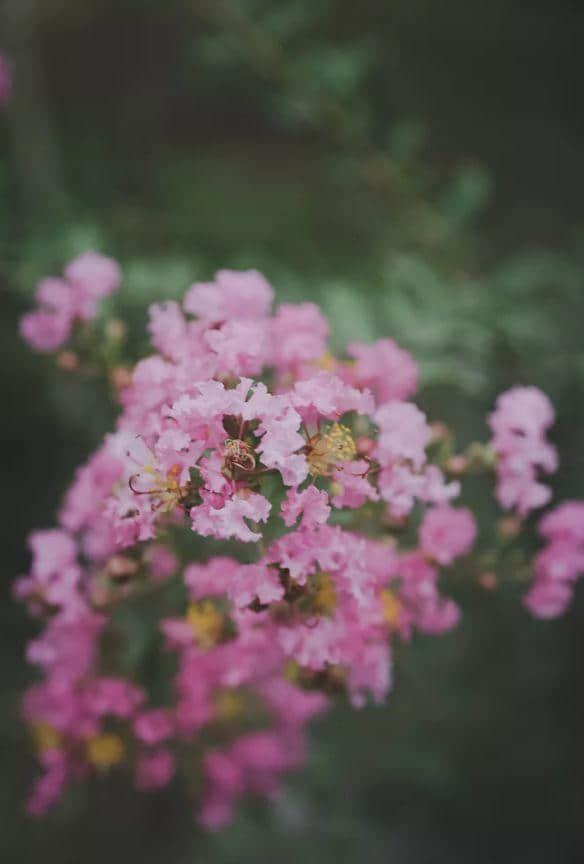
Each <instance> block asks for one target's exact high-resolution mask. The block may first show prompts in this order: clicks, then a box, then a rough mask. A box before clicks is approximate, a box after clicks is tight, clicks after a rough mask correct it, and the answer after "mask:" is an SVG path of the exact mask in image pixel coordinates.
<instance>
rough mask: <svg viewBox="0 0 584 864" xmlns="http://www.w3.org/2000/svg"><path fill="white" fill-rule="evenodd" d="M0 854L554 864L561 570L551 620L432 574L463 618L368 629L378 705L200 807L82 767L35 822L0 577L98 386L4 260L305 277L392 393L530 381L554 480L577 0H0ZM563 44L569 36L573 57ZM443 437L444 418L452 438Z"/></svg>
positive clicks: (581, 790)
mask: <svg viewBox="0 0 584 864" xmlns="http://www.w3.org/2000/svg"><path fill="white" fill-rule="evenodd" d="M0 15H1V18H0V53H2V54H4V55H6V56H8V57H10V58H12V61H13V73H14V92H13V96H12V99H11V101H10V103H9V104H7V105H5V106H2V107H0V290H1V291H2V311H1V314H0V356H1V368H2V375H1V389H2V392H1V402H0V404H1V406H2V423H1V426H0V435H1V437H2V446H1V447H0V453H1V456H2V460H3V462H2V474H1V479H2V505H3V507H2V516H3V518H2V529H3V542H2V556H3V561H4V567H3V580H2V589H3V592H4V593H3V598H2V605H1V607H0V609H1V630H0V633H1V636H0V638H1V640H2V651H1V654H0V663H1V664H2V674H1V678H0V682H1V683H0V687H1V688H2V703H1V704H2V711H1V714H0V742H1V748H2V762H1V765H2V771H1V780H0V860H1V861H2V862H6V864H13V862H14V864H16V862H32V861H39V862H40V861H42V862H46V864H51V862H59V864H78V862H83V864H93V862H100V864H101V862H103V861H104V860H107V861H108V862H111V864H117V862H122V861H124V862H141V864H153V862H164V864H187V862H193V864H196V862H201V864H203V862H205V864H206V862H217V864H223V862H225V864H226V862H237V864H242V862H252V861H253V862H272V861H279V862H282V864H287V862H290V864H291V862H297V861H303V862H306V864H313V862H314V864H320V862H324V864H326V862H345V861H347V862H353V861H365V862H385V861H390V862H395V864H425V862H428V864H441V862H449V864H454V862H464V864H479V862H480V864H482V862H507V861H509V862H524V861H525V862H527V861H529V862H530V864H539V862H546V864H547V862H554V864H555V862H559V864H563V862H572V861H573V862H578V861H582V860H584V836H583V834H584V829H583V827H582V825H583V817H582V813H583V812H584V809H583V808H584V735H583V733H582V717H583V712H584V696H583V692H584V688H583V686H582V676H581V669H582V665H581V664H582V660H583V659H584V657H583V655H584V626H583V624H584V592H583V590H582V588H580V589H578V590H577V592H576V602H575V604H574V606H573V607H572V609H571V610H570V611H569V613H568V614H567V615H566V616H565V617H564V618H560V619H558V620H555V621H551V622H546V621H538V620H534V619H532V618H531V617H530V616H528V614H527V613H526V612H525V610H524V609H523V607H522V606H521V603H520V596H519V591H515V590H514V589H511V590H507V591H505V592H487V591H485V590H482V589H481V588H480V587H478V586H477V585H473V584H470V583H469V584H468V585H465V586H463V587H461V588H460V589H458V594H457V599H458V600H459V602H460V604H461V606H462V609H463V613H464V614H463V620H462V622H461V624H460V625H459V626H458V628H456V630H455V631H453V632H452V633H450V634H448V635H446V636H443V637H441V638H439V639H437V638H434V639H430V638H429V637H421V636H418V637H417V638H416V639H415V640H414V643H413V644H412V645H410V646H408V647H406V648H404V649H402V650H398V651H397V652H396V657H395V681H396V687H395V693H394V694H393V695H391V696H390V697H389V699H388V701H387V704H386V706H385V707H382V708H374V707H371V708H366V709H364V710H362V711H354V710H350V709H348V708H344V709H343V708H341V709H339V710H336V711H333V712H332V713H331V714H330V715H328V716H327V717H326V719H325V720H323V721H321V722H319V723H316V724H315V726H314V729H313V733H314V734H313V738H312V740H313V745H312V758H311V759H310V761H309V762H308V764H307V766H306V767H305V768H304V769H303V770H302V771H301V772H299V773H297V774H295V775H294V776H292V777H291V778H290V781H289V783H288V786H287V793H286V796H285V798H284V799H283V800H282V801H280V802H278V803H277V804H276V805H272V806H269V805H264V806H261V807H257V808H256V807H249V806H248V807H247V808H244V809H243V811H242V813H241V815H240V816H239V818H238V819H237V821H236V822H235V824H234V825H233V826H231V827H230V828H228V829H226V830H225V831H223V832H221V833H219V834H217V835H207V834H205V833H204V832H202V831H200V829H198V828H197V827H196V824H195V822H194V818H193V815H192V808H191V805H190V803H189V801H188V799H187V797H186V796H185V795H184V794H183V790H182V789H181V788H179V787H178V785H174V786H172V787H171V788H169V789H166V790H164V791H163V792H160V793H157V794H153V795H141V794H139V793H136V792H135V791H134V790H133V789H131V788H130V787H129V785H128V786H126V785H125V784H123V783H122V782H121V781H120V782H117V781H116V780H115V779H114V780H107V779H106V780H104V781H103V782H101V781H99V782H97V781H96V782H94V783H93V785H90V786H89V788H86V789H81V790H80V791H79V792H78V794H77V795H76V796H73V797H71V796H70V797H69V798H67V800H66V802H65V803H64V804H63V805H60V806H59V807H58V808H57V809H56V811H55V812H54V813H53V814H52V815H50V816H49V817H48V818H47V819H46V820H45V821H41V822H35V821H31V820H29V819H27V818H26V817H25V816H24V815H23V813H22V812H21V808H22V801H23V798H24V796H25V793H26V789H27V787H28V785H29V783H30V781H31V778H32V773H33V760H32V755H31V748H30V742H29V741H28V739H27V734H26V732H25V729H24V726H22V725H21V724H20V723H19V721H18V700H19V691H20V690H21V689H22V688H23V686H25V684H26V683H27V681H28V680H29V677H28V676H29V672H28V671H27V670H26V669H25V666H24V662H23V659H22V654H23V649H24V643H25V641H26V639H27V637H28V636H30V635H31V633H32V629H31V625H30V623H29V622H28V621H26V620H25V616H24V612H23V610H22V609H21V608H19V607H17V606H16V605H15V604H13V603H12V601H11V599H10V582H11V580H12V578H13V576H14V575H16V574H17V573H19V572H21V571H23V570H24V569H25V568H26V566H27V564H28V560H27V553H26V548H25V538H26V534H27V532H28V531H29V530H30V529H31V528H34V527H47V526H49V525H50V524H51V523H52V521H53V510H54V507H55V505H56V503H57V502H58V500H59V496H60V495H61V494H62V492H63V490H64V489H65V487H66V486H67V484H68V482H69V480H70V477H71V474H72V471H73V470H74V468H75V466H76V465H77V464H78V463H79V462H80V461H82V460H83V458H84V457H85V455H86V453H87V452H88V450H89V448H90V447H92V446H94V445H95V444H96V443H97V442H98V440H99V438H100V437H101V435H102V434H103V433H104V431H105V430H106V429H107V428H108V426H109V425H110V424H111V414H110V410H111V409H110V408H109V406H108V402H107V400H106V398H105V393H103V392H102V391H101V390H100V389H99V388H98V387H96V388H95V389H93V388H90V387H89V385H88V384H87V382H85V383H82V382H80V381H78V380H76V379H75V378H73V377H66V376H64V375H63V374H62V373H58V372H57V371H56V370H55V369H54V368H53V367H52V365H51V361H50V360H47V359H46V358H42V357H40V356H33V355H32V354H31V353H29V351H28V350H27V349H26V348H25V347H24V345H23V344H22V343H21V342H20V340H19V337H18V334H17V324H16V321H17V318H18V315H19V314H21V312H22V311H24V310H25V309H26V308H27V306H28V305H30V303H31V299H32V293H33V290H34V286H35V282H36V281H37V280H38V278H39V277H41V276H43V275H45V274H49V273H52V274H57V273H59V272H60V270H61V267H62V265H63V264H64V262H65V261H67V260H68V259H70V258H71V257H72V256H73V255H74V254H75V253H77V252H80V251H82V250H84V249H87V248H95V249H99V250H100V251H103V252H105V253H106V254H110V255H112V256H114V257H116V258H118V260H119V261H120V263H121V265H122V268H123V271H124V283H123V288H122V291H121V292H120V295H119V296H118V297H117V299H116V301H115V302H116V304H117V307H116V308H117V310H118V311H119V312H120V313H122V314H123V315H125V316H126V317H128V318H129V319H130V321H131V322H132V326H133V332H134V333H135V334H136V343H137V344H136V347H137V349H139V350H141V351H142V350H144V348H145V345H143V344H142V342H141V341H139V340H142V339H143V338H144V337H143V335H142V334H143V332H144V324H145V318H146V315H145V309H146V305H147V303H149V302H151V301H153V300H162V299H167V298H174V297H178V296H179V295H180V294H182V293H183V292H184V290H185V289H186V288H187V287H188V285H189V284H190V283H191V282H192V281H194V280H195V279H198V278H200V279H207V278H209V277H210V276H211V275H212V273H213V272H214V270H215V269H216V268H218V267H220V266H225V267H233V268H239V267H256V268H257V269H259V270H261V271H262V272H264V273H265V275H266V276H267V278H268V279H269V280H270V281H271V282H272V284H273V285H274V287H275V289H276V293H277V297H278V299H290V300H295V301H300V300H303V299H307V300H314V301H316V302H319V303H321V304H322V306H323V307H324V309H325V311H326V313H327V315H328V316H329V317H330V320H331V323H332V328H333V334H334V343H335V344H336V345H337V346H342V344H343V343H344V342H345V341H346V340H347V339H349V338H355V339H372V338H376V337H379V336H384V335H386V336H390V337H392V338H394V339H396V340H397V341H398V342H399V343H400V344H401V345H403V346H404V347H406V348H408V349H410V350H412V351H413V352H414V354H415V355H416V357H417V359H418V360H419V361H420V364H421V370H422V383H423V387H422V392H421V398H420V403H421V405H422V406H423V407H424V409H425V410H426V411H427V412H428V414H429V416H430V419H432V417H433V415H434V416H436V415H440V416H443V417H444V418H445V419H446V420H450V421H452V422H453V423H456V425H457V426H458V427H459V428H460V429H461V434H462V435H466V436H467V440H471V437H472V436H473V435H475V436H478V437H482V438H484V437H485V432H484V428H483V425H482V424H483V423H484V416H485V414H486V412H487V411H488V410H489V409H490V407H491V405H492V402H493V399H494V396H495V394H496V393H497V392H499V391H500V390H501V389H503V388H505V387H508V386H510V385H512V384H515V383H531V384H535V385H537V386H539V387H541V388H542V389H544V390H545V391H546V392H547V393H548V394H549V395H550V397H551V398H552V400H553V402H554V404H555V407H556V410H557V415H558V420H557V424H556V426H555V427H554V430H553V434H552V437H553V439H554V443H556V444H557V445H558V447H559V450H560V453H561V457H562V467H561V468H560V471H559V472H558V475H557V476H556V477H555V478H554V481H553V486H554V491H555V493H556V495H557V497H558V498H566V497H581V496H582V493H583V491H584V482H583V481H584V458H583V456H582V442H583V440H584V435H583V433H584V399H583V385H584V344H583V340H582V321H583V320H584V317H583V316H584V246H583V240H584V218H583V217H584V207H583V205H582V194H581V189H582V180H583V177H584V173H583V170H582V165H581V158H582V157H581V154H582V145H583V144H584V124H583V114H582V110H581V106H580V104H579V90H580V88H579V86H578V82H579V80H581V79H582V76H583V73H584V60H583V59H582V52H581V45H582V39H583V37H584V9H583V8H582V6H581V3H579V2H577V0H534V2H532V3H530V4H524V3H520V2H519V0H512V2H510V0H491V2H490V3H484V2H481V0H444V2H441V3H433V2H431V0H392V2H384V0H361V2H359V3H355V2H348V0H166V2H163V3H161V2H154V0H3V2H0ZM578 55H580V56H578ZM463 443H464V442H463Z"/></svg>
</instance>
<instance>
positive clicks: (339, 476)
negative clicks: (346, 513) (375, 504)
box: [332, 459, 379, 508]
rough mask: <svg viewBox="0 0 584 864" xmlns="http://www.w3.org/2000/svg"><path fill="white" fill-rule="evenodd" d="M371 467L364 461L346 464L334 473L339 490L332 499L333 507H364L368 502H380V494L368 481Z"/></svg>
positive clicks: (342, 464)
mask: <svg viewBox="0 0 584 864" xmlns="http://www.w3.org/2000/svg"><path fill="white" fill-rule="evenodd" d="M369 470H370V466H369V463H368V462H366V461H365V460H364V459H358V460H357V461H356V462H344V463H341V464H340V465H338V466H337V468H336V469H335V470H334V471H333V478H334V480H335V485H336V487H337V488H338V489H339V491H337V492H336V494H335V495H334V497H333V499H332V503H333V507H339V508H340V507H353V508H354V507H362V506H363V504H365V502H366V501H378V500H379V493H378V492H377V490H376V489H375V487H374V486H372V485H371V483H370V482H369V480H368V479H367V475H368V473H369Z"/></svg>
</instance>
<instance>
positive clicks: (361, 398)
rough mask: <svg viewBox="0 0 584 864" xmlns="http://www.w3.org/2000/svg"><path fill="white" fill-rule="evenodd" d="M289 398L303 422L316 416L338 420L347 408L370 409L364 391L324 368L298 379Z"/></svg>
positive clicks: (368, 411)
mask: <svg viewBox="0 0 584 864" xmlns="http://www.w3.org/2000/svg"><path fill="white" fill-rule="evenodd" d="M290 398H291V401H292V405H293V406H294V408H295V409H296V410H297V411H298V413H299V414H300V415H301V416H302V418H303V420H304V421H305V423H315V422H316V421H317V420H318V418H319V417H324V418H326V419H327V420H339V419H340V418H341V416H342V415H343V414H345V413H346V412H347V411H356V412H357V413H358V414H370V413H371V412H372V411H373V397H372V396H371V394H370V393H369V392H368V391H361V390H357V388H356V387H351V386H350V385H349V384H345V383H344V381H341V379H340V378H338V377H337V376H336V375H331V374H330V373H328V372H319V373H318V374H317V375H315V376H314V377H312V378H307V379H306V380H304V381H298V382H297V383H296V385H295V387H294V390H293V391H292V393H291V394H290Z"/></svg>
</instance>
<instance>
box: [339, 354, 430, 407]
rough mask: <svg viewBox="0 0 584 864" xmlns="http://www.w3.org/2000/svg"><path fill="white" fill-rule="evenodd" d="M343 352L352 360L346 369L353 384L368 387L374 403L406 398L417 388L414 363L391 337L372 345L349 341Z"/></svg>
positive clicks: (416, 373) (416, 366)
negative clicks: (350, 365)
mask: <svg viewBox="0 0 584 864" xmlns="http://www.w3.org/2000/svg"><path fill="white" fill-rule="evenodd" d="M347 353H348V355H349V356H350V357H353V358H354V360H355V363H354V365H353V366H352V367H351V368H350V376H351V379H352V381H353V383H354V384H356V385H357V386H358V387H361V388H368V389H369V390H371V392H372V393H373V395H374V396H375V400H376V402H377V404H378V405H382V404H383V403H385V402H391V401H392V400H403V399H408V398H409V397H410V396H412V395H413V394H414V393H415V392H416V390H417V389H418V365H417V363H416V361H415V360H414V358H413V357H412V355H411V354H410V353H409V352H408V351H404V350H403V348H400V347H399V346H398V345H397V344H396V343H395V342H394V341H393V339H379V340H378V341H377V342H374V343H373V344H372V345H365V344H363V343H362V342H352V343H351V344H350V345H349V346H348V348H347Z"/></svg>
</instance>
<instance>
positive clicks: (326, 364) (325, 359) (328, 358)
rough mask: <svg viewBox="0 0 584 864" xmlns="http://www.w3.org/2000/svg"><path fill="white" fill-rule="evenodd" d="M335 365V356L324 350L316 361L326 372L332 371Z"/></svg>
mask: <svg viewBox="0 0 584 864" xmlns="http://www.w3.org/2000/svg"><path fill="white" fill-rule="evenodd" d="M336 365H337V361H336V358H335V357H334V356H333V355H332V354H331V352H330V351H325V352H324V354H323V355H322V357H321V358H320V360H319V361H318V366H319V368H320V369H325V370H326V371H327V372H333V371H334V369H335V367H336Z"/></svg>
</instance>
